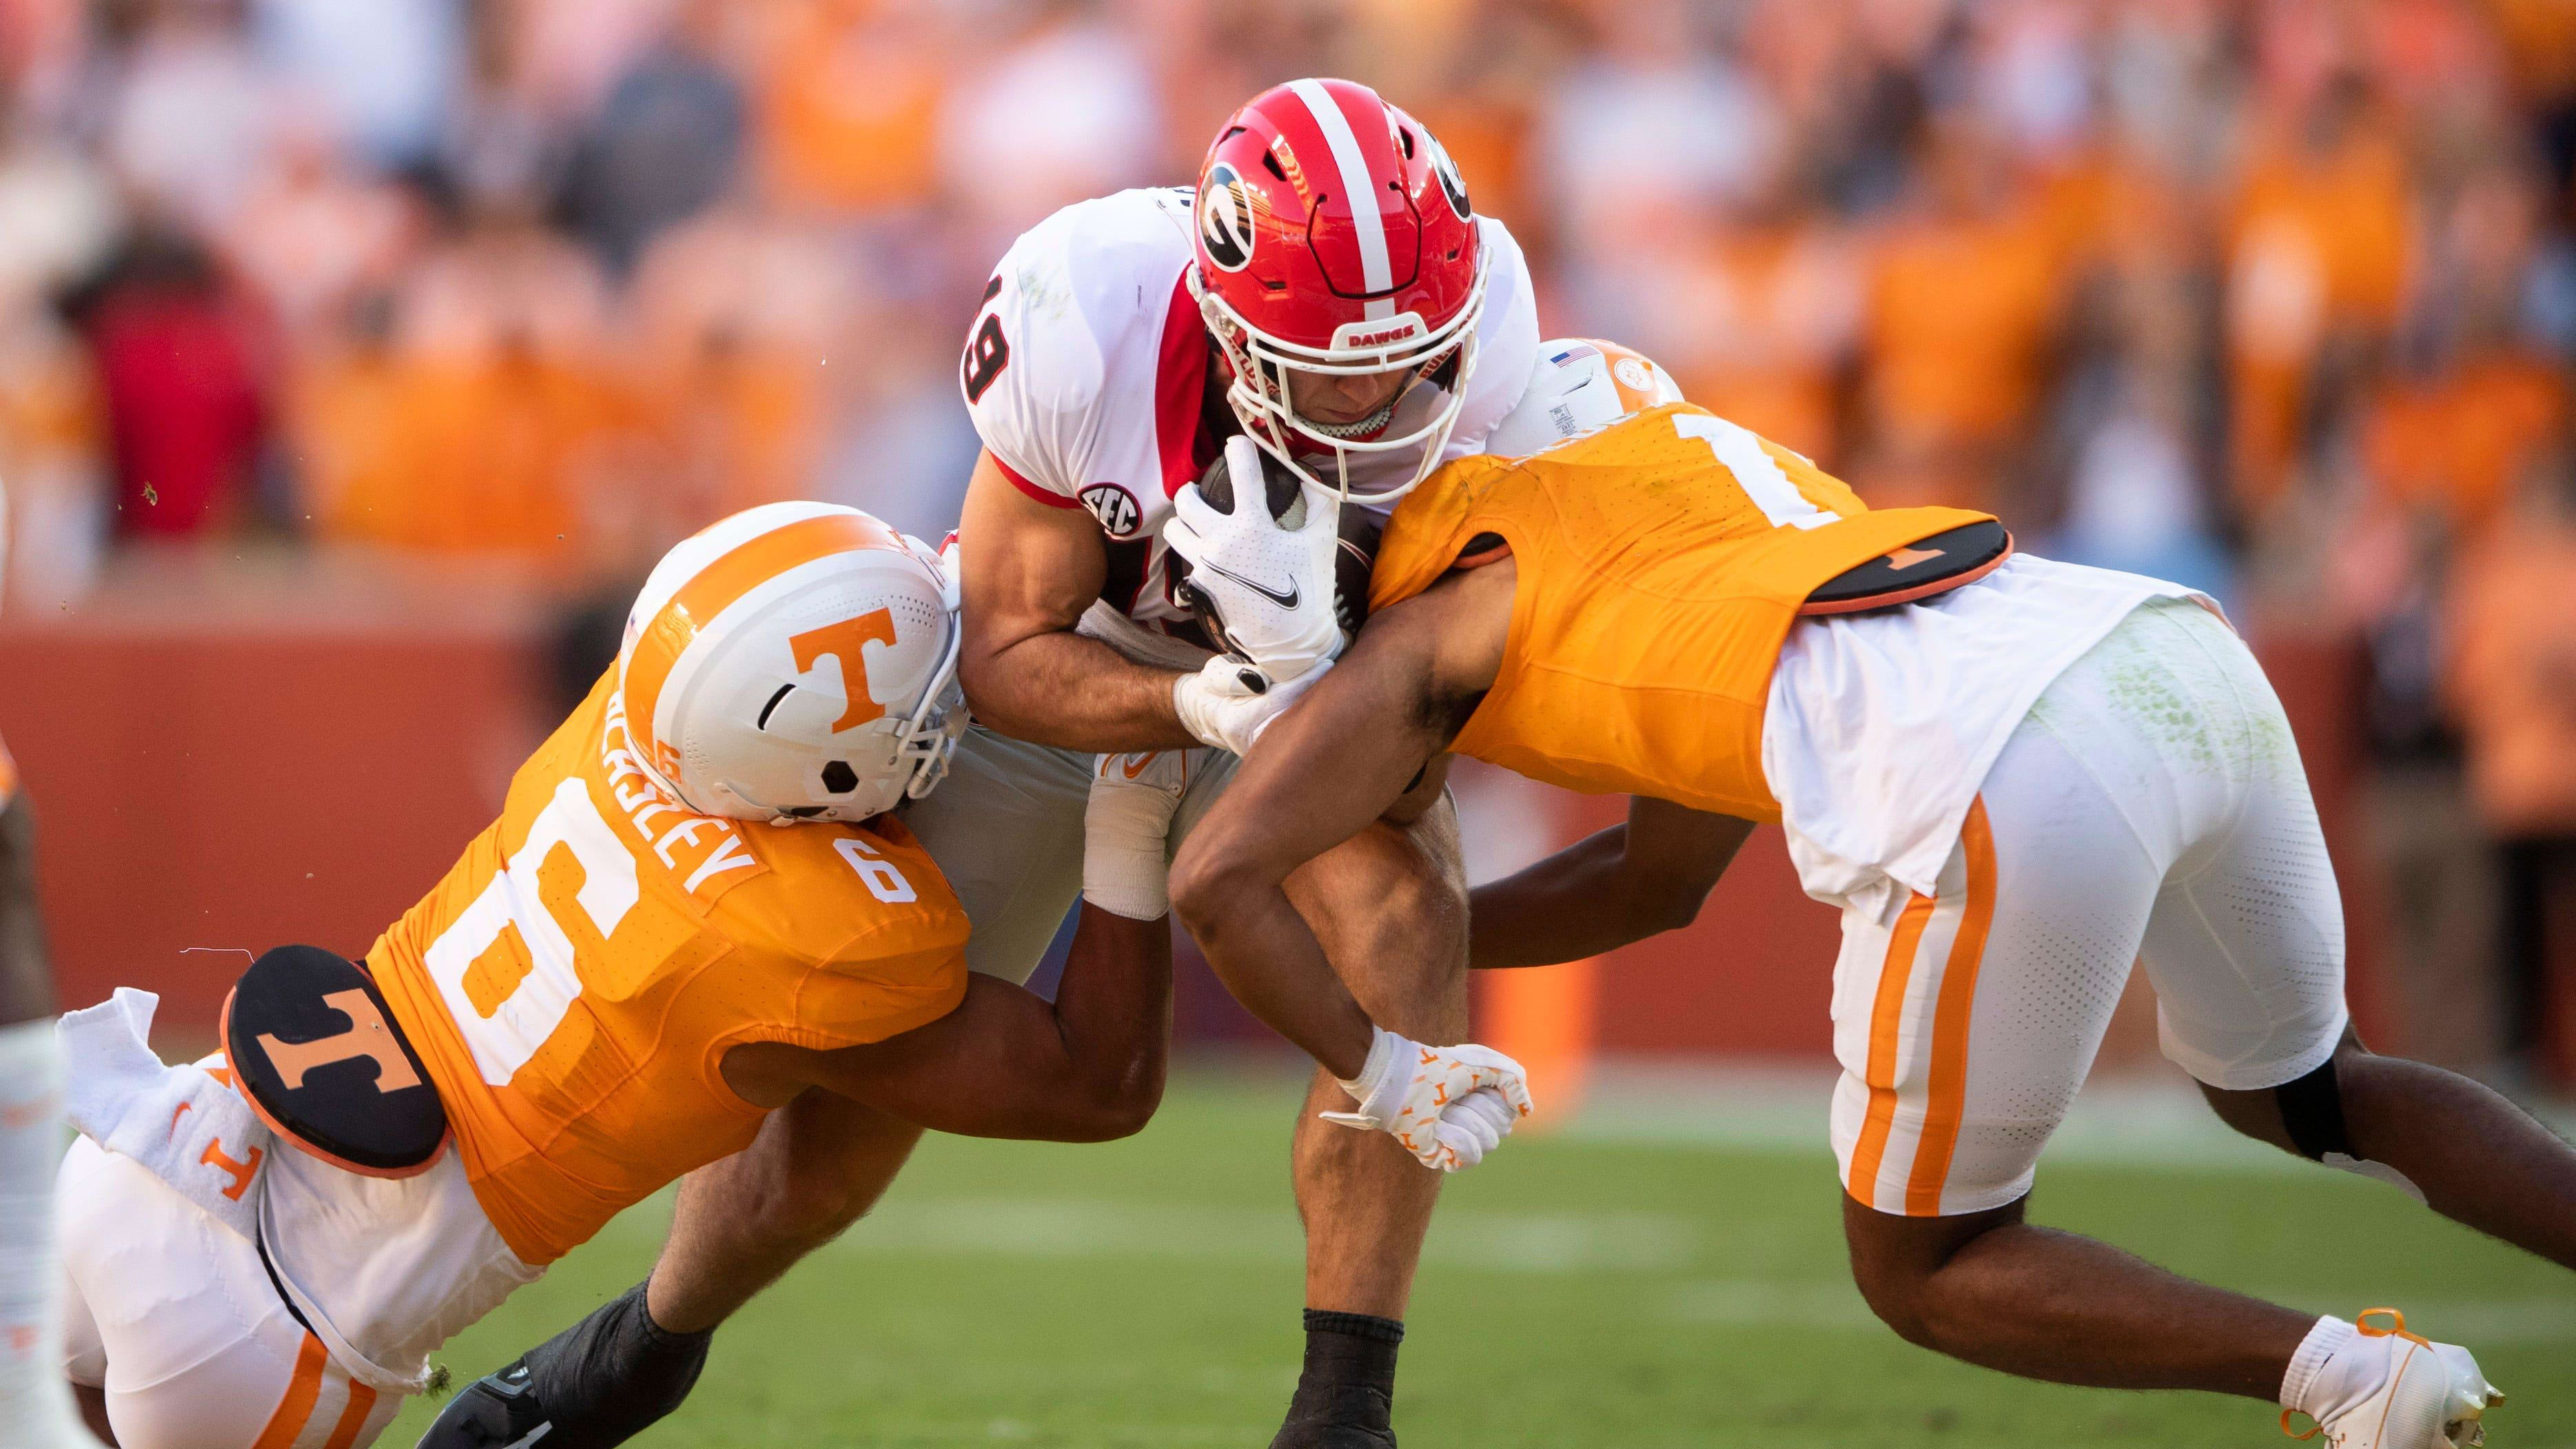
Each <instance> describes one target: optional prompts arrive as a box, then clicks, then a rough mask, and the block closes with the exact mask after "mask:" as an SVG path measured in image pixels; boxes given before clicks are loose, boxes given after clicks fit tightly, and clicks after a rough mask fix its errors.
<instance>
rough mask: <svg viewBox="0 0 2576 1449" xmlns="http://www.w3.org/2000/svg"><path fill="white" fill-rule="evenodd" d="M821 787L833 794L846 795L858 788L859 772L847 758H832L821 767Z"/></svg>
mask: <svg viewBox="0 0 2576 1449" xmlns="http://www.w3.org/2000/svg"><path fill="white" fill-rule="evenodd" d="M823 788H824V789H826V790H829V791H831V792H832V793H833V794H835V795H847V794H849V793H850V792H851V791H852V790H855V789H857V788H859V772H858V771H856V770H853V769H851V768H850V762H849V761H847V760H834V761H832V762H830V763H829V764H826V765H825V766H824V767H823Z"/></svg>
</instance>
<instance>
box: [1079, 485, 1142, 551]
mask: <svg viewBox="0 0 2576 1449" xmlns="http://www.w3.org/2000/svg"><path fill="white" fill-rule="evenodd" d="M1082 506H1083V507H1085V508H1088V509H1090V510H1091V516H1092V517H1094V518H1097V519H1099V520H1100V526H1101V527H1102V528H1103V529H1105V530H1107V531H1108V534H1109V536H1110V537H1111V538H1125V537H1127V536H1128V535H1130V534H1132V533H1134V532H1135V531H1136V529H1137V526H1138V525H1140V524H1142V523H1143V522H1144V521H1145V510H1144V508H1143V507H1141V506H1140V505H1139V504H1138V503H1137V502H1136V495H1135V494H1133V493H1130V492H1128V491H1127V490H1126V489H1124V488H1121V487H1120V486H1118V485H1117V484H1115V483H1094V484H1092V485H1091V486H1090V487H1088V488H1085V489H1083V490H1082Z"/></svg>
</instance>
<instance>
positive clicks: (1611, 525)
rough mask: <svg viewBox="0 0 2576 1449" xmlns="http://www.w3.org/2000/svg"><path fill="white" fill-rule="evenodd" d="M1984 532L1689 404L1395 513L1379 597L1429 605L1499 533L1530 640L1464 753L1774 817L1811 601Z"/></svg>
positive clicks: (1520, 627) (1604, 788) (1574, 779)
mask: <svg viewBox="0 0 2576 1449" xmlns="http://www.w3.org/2000/svg"><path fill="white" fill-rule="evenodd" d="M1986 518H1987V515H1985V514H1982V513H1970V512H1966V511H1964V510H1961V509H1956V508H1891V509H1882V510H1879V511H1876V512H1872V511H1871V510H1870V509H1869V508H1868V507H1867V505H1865V504H1863V503H1862V502H1861V501H1860V499H1859V498H1857V497H1856V496H1854V495H1853V493H1852V491H1851V490H1850V489H1849V488H1847V487H1845V486H1843V484H1842V483H1841V482H1840V481H1838V480H1836V479H1834V478H1832V477H1830V476H1828V475H1826V474H1825V473H1824V472H1822V471H1820V470H1819V469H1818V468H1817V467H1816V466H1815V465H1814V464H1813V463H1810V462H1808V461H1807V460H1806V459H1805V458H1802V457H1800V456H1798V455H1797V454H1795V453H1792V452H1790V451H1789V450H1788V449H1786V448H1782V447H1779V446H1777V445H1775V444H1772V443H1767V442H1764V441H1763V440H1762V439H1760V438H1757V437H1755V436H1754V435H1753V434H1752V433H1750V432H1747V431H1745V430H1744V429H1743V428H1740V427H1738V426H1736V425H1735V424H1733V423H1730V422H1727V421H1725V420H1724V419H1722V418H1719V417H1716V416H1713V415H1712V414H1710V413H1709V412H1708V411H1707V410H1705V409H1703V408H1696V407H1692V406H1690V405H1689V404H1687V403H1676V404H1669V405H1667V406H1664V407H1658V408H1649V409H1647V410H1646V411H1644V412H1641V413H1638V414H1636V415H1635V416H1634V417H1631V418H1627V419H1624V420H1622V421H1620V422H1617V423H1613V424H1611V425H1610V426H1608V427H1606V428H1603V429H1601V430H1599V431H1598V432H1594V433H1589V434H1586V435H1583V436H1581V437H1577V438H1573V439H1569V440H1568V441H1566V442H1564V443H1561V444H1559V445H1557V446H1556V447H1553V448H1550V449H1547V450H1546V451H1544V452H1540V453H1535V454H1532V455H1531V456H1529V457H1527V458H1523V459H1517V460H1514V459H1506V458H1493V457H1475V458H1464V459H1461V460H1459V461H1458V462H1455V463H1452V464H1450V465H1448V466H1447V467H1445V468H1443V469H1441V470H1440V471H1439V472H1438V473H1436V474H1434V475H1432V477H1431V478H1430V479H1429V480H1428V481H1426V482H1425V483H1424V484H1423V485H1422V486H1421V487H1420V488H1418V489H1416V490H1415V491H1414V492H1413V494H1412V496H1410V497H1408V498H1406V499H1405V500H1404V502H1403V503H1402V504H1401V505H1399V506H1398V507H1397V508H1396V510H1395V515H1394V517H1392V518H1391V519H1389V520H1388V522H1387V528H1386V537H1385V539H1384V540H1383V542H1382V543H1381V544H1380V546H1379V549H1378V556H1377V570H1376V573H1375V575H1374V576H1373V578H1372V580H1371V583H1370V589H1369V605H1370V607H1371V608H1372V609H1382V608H1385V607H1387V606H1388V605H1390V604H1394V603H1397V602H1399V601H1401V600H1404V599H1408V598H1411V597H1413V596H1414V595H1416V594H1419V593H1421V592H1422V591H1423V590H1424V589H1427V588H1429V587H1431V585H1432V584H1433V583H1435V582H1437V581H1438V579H1439V578H1440V576H1441V575H1442V574H1444V573H1446V572H1448V571H1449V569H1450V568H1451V567H1452V566H1453V565H1454V564H1455V563H1456V562H1457V561H1458V558H1459V556H1460V555H1461V554H1462V553H1464V552H1465V551H1466V549H1467V545H1468V544H1469V543H1470V542H1471V541H1472V540H1474V539H1475V538H1476V537H1477V536H1478V535H1480V534H1497V535H1500V536H1501V537H1502V539H1503V540H1504V541H1505V542H1506V543H1508V544H1509V545H1510V546H1511V551H1512V556H1513V558H1514V559H1515V560H1516V561H1517V563H1518V565H1519V568H1520V577H1519V582H1518V585H1517V591H1518V592H1517V596H1516V598H1515V599H1514V601H1513V607H1512V628H1511V642H1510V645H1509V647H1508V648H1507V650H1506V652H1505V654H1504V658H1503V666H1502V673H1501V675H1500V676H1499V677H1497V678H1496V679H1495V681H1494V687H1493V689H1492V691H1491V692H1490V693H1488V694H1487V695H1486V696H1485V699H1484V702H1483V703H1482V704H1481V705H1479V706H1478V707H1477V709H1476V712H1475V714H1474V716H1473V717H1472V718H1470V719H1469V720H1468V721H1467V727H1466V728H1465V729H1464V730H1463V731H1461V732H1460V734H1459V736H1458V739H1457V741H1456V743H1455V744H1453V745H1452V746H1451V748H1452V749H1454V750H1456V751H1457V752H1458V753H1460V754H1462V755H1472V756H1474V757H1476V758H1477V759H1480V760H1485V761H1488V762H1490V763H1493V764H1497V765H1500V766H1502V767H1504V768H1505V769H1508V770H1515V771H1518V772H1519V773H1521V774H1524V775H1527V776H1529V777H1530V778H1532V779H1535V780H1545V781H1547V782H1549V783H1551V784H1556V785H1563V786H1565V787H1567V788H1568V789H1573V790H1583V791H1590V792H1613V791H1615V792H1621V793H1625V794H1631V795H1651V796H1654V797H1656V798H1657V799H1663V800H1671V801H1673V802H1675V803H1677V804H1682V805H1688V806H1690V807H1691V808H1693V809H1697V810H1711V811H1716V812H1719V813H1721V814H1726V815H1735V816H1741V817H1744V818H1748V819H1753V820H1777V819H1779V818H1780V805H1779V802H1778V801H1777V800H1774V799H1773V798H1772V796H1771V790H1770V786H1769V785H1768V784H1766V783H1765V782H1764V780H1763V778H1762V712H1763V707H1764V704H1765V701H1766V700H1767V698H1768V696H1769V693H1770V688H1771V669H1772V666H1773V665H1774V664H1776V663H1777V662H1778V661H1779V657H1780V645H1781V643H1782V641H1784V640H1786V639H1787V638H1788V636H1789V626H1790V624H1791V623H1792V622H1793V621H1794V620H1795V619H1796V618H1797V614H1798V608H1799V606H1800V605H1801V604H1803V603H1805V602H1806V600H1807V596H1808V595H1809V594H1811V593H1813V592H1815V590H1816V589H1817V588H1818V587H1819V586H1820V585H1822V584H1824V583H1826V582H1827V581H1829V580H1831V579H1832V578H1834V577H1835V576H1836V575H1838V574H1840V573H1842V572H1843V571H1844V570H1846V569H1850V568H1854V567H1856V566H1858V565H1860V564H1863V563H1866V562H1868V561H1869V560H1871V559H1873V558H1877V557H1879V556H1881V555H1884V554H1887V553H1890V552H1893V551H1894V550H1897V549H1900V548H1903V547H1904V546H1906V545H1907V544H1910V543H1914V542H1916V541H1917V540H1920V539H1923V538H1928V537H1930V536H1931V535H1933V534H1936V533H1940V532H1942V531H1944V530H1946V529H1952V528H1958V527H1961V526H1962V525H1965V524H1970V523H1977V522H1981V521H1984V520H1985V519H1986Z"/></svg>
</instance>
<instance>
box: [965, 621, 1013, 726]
mask: <svg viewBox="0 0 2576 1449" xmlns="http://www.w3.org/2000/svg"><path fill="white" fill-rule="evenodd" d="M995 666H996V660H995V657H994V654H993V651H991V650H990V649H987V648H982V647H979V641H977V640H976V639H975V638H973V637H972V636H969V637H968V638H967V640H966V641H965V643H964V644H963V645H962V646H961V647H960V648H959V649H958V651H957V687H958V689H959V690H960V691H961V692H963V693H964V694H965V696H966V709H967V712H968V713H970V714H972V715H974V716H975V718H977V719H979V720H982V721H984V722H986V723H987V724H990V725H992V726H995V727H997V728H998V727H1002V726H1006V725H1009V724H1012V723H1014V721H1013V720H1012V718H1011V715H1010V711H1009V710H1008V709H1007V708H1006V707H1005V705H1006V703H1007V701H1005V700H1004V699H1003V697H1002V691H1001V690H1000V688H999V684H1000V680H999V679H998V678H997V677H996V675H997V673H998V670H997V669H996V667H995Z"/></svg>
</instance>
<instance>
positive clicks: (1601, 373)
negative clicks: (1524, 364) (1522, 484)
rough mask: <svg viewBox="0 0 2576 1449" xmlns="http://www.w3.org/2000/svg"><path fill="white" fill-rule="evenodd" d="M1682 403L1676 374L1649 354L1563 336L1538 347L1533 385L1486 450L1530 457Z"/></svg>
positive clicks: (1593, 339) (1497, 428)
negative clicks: (1633, 416) (1649, 411)
mask: <svg viewBox="0 0 2576 1449" xmlns="http://www.w3.org/2000/svg"><path fill="white" fill-rule="evenodd" d="M1681 400H1682V390H1681V387H1680V385H1679V384H1677V383H1675V382H1674V381H1673V375H1672V374H1671V373H1669V372H1666V371H1664V370H1663V369H1662V368H1661V367H1658V366H1656V365H1655V361H1654V359H1653V358H1650V357H1648V356H1646V355H1645V354H1644V353H1641V352H1635V351H1631V350H1630V349H1628V348H1625V347H1622V346H1620V345H1619V344H1618V343H1616V342H1603V341H1601V340H1600V339H1599V338H1596V337H1560V338H1558V339H1556V340H1555V341H1553V342H1542V343H1540V344H1539V345H1538V366H1537V367H1536V368H1534V369H1532V370H1531V372H1530V380H1529V387H1528V388H1527V389H1525V390H1524V391H1523V392H1522V393H1521V400H1520V401H1519V402H1518V403H1515V404H1514V405H1513V406H1512V410H1511V411H1510V412H1509V413H1506V414H1505V415H1504V416H1503V420H1502V421H1501V422H1499V423H1496V424H1495V425H1494V430H1493V431H1492V432H1491V433H1489V434H1487V435H1486V436H1485V451H1486V452H1488V453H1492V454H1494V455H1495V456H1497V457H1503V458H1525V457H1527V456H1529V455H1530V454H1532V453H1535V452H1537V451H1538V450H1540V449H1541V448H1551V447H1554V446H1556V445H1557V444H1558V443H1561V442H1564V441H1565V440H1566V439H1568V438H1576V437H1581V436H1582V435H1583V434H1585V433H1588V432H1591V431H1592V430H1593V429H1595V428H1598V427H1602V426H1605V425H1607V424H1610V423H1615V422H1617V421H1619V420H1620V419H1621V418H1624V417H1626V416H1628V415H1629V414H1630V413H1634V412H1642V411H1644V410H1645V409H1647V408H1651V407H1657V406H1660V405H1662V404H1664V403H1677V402H1680V401H1681Z"/></svg>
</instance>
